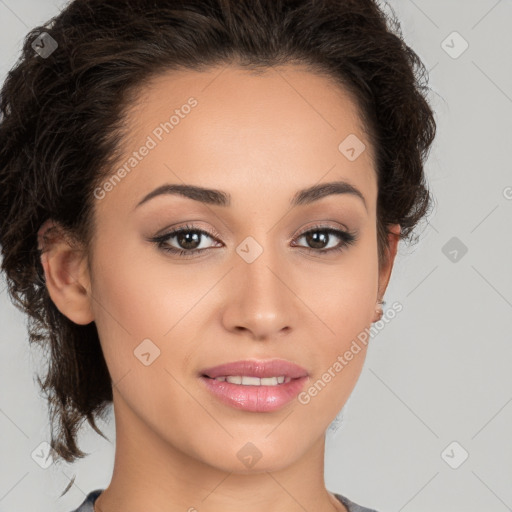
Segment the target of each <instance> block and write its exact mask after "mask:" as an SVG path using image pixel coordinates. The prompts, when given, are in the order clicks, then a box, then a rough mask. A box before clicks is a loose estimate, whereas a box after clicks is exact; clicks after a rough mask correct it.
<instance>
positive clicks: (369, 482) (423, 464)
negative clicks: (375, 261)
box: [0, 0, 512, 512]
mask: <svg viewBox="0 0 512 512" xmlns="http://www.w3.org/2000/svg"><path fill="white" fill-rule="evenodd" d="M388 3H389V5H391V6H392V7H393V9H394V10H395V12H396V13H397V15H398V17H399V19H400V21H401V23H402V30H403V34H404V37H405V39H406V41H407V43H408V44H409V45H410V46H412V48H413V49H414V50H415V51H416V52H417V53H418V54H419V56H420V57H421V58H422V60H423V61H424V62H425V64H426V66H427V68H428V69H429V70H430V87H431V88H432V92H431V94H430V100H431V102H432V105H433V107H434V109H435V111H436V119H437V123H438V136H437V140H436V142H435V143H434V147H433V149H432V152H431V154H430V158H429V160H428V163H427V166H426V170H427V174H428V181H429V185H430V188H431V190H432V192H433V193H434V195H435V198H436V204H435V210H434V212H433V214H432V215H431V217H430V219H429V222H428V223H424V224H423V227H422V228H420V230H419V231H418V233H419V234H420V235H421V238H420V242H419V243H418V244H416V245H414V246H412V247H408V246H406V245H402V246H401V247H400V252H399V255H398V257H397V261H396V264H395V268H394V270H393V274H392V278H391V282H390V285H389V288H388V291H387V293H386V296H385V300H386V301H387V304H386V306H385V311H386V310H387V309H388V308H390V307H391V304H392V303H393V302H394V301H399V302H400V303H401V304H402V305H403V310H402V312H400V313H399V314H398V315H397V316H396V317H395V319H394V320H392V321H391V322H389V323H388V324H387V325H386V326H385V328H384V329H382V330H380V331H379V333H378V334H377V335H376V336H374V337H373V338H372V340H371V344H370V349H369V351H368V357H367V360H366V363H365V367H364V370H363V373H362V375H361V377H360V380H359V382H358V384H357V386H356V388H355V391H354V393H353V394H352V396H351V397H350V399H349V402H348V403H347V406H346V407H345V408H344V409H343V413H342V414H341V415H340V424H338V425H337V426H336V423H333V425H332V426H331V427H332V428H331V429H329V433H328V440H327V447H326V469H325V479H326V485H327V488H328V489H329V490H331V491H334V492H340V493H343V494H345V495H347V496H348V497H350V498H351V499H352V500H354V501H356V502H359V503H361V504H363V505H366V506H369V507H374V508H376V509H378V510H379V512H391V511H402V510H403V511H404V512H409V511H411V512H412V511H415V512H427V511H429V512H430V511H432V510H437V511H441V512H442V511H450V512H458V511H461V512H462V511H464V512H476V511H480V510H489V511H491V510H492V511H495V512H501V511H506V510H512V485H511V484H512V443H511V441H510V432H511V425H512V403H511V402H512V376H511V370H510V366H511V365H510V363H511V361H512V343H511V342H512V336H511V334H510V319H511V317H512V315H511V313H512V271H511V269H510V265H511V261H512V259H511V256H512V236H511V234H512V199H510V198H511V197H512V188H507V187H512V170H511V169H512V168H511V164H510V156H509V154H510V153H509V152H510V149H511V146H512V123H511V121H510V120H511V115H512V59H511V50H512V31H511V30H510V25H511V22H512V2H511V1H510V0H501V1H496V0H479V1H476V0H473V1H463V0H458V1H455V0H451V1H446V0H435V1H433V0H429V1H427V0H415V1H412V0H401V1H399V0H393V1H390V2H388ZM62 5H64V2H60V1H57V0H55V1H50V0H5V1H4V0H0V20H1V22H0V23H1V24H0V29H1V30H0V51H1V52H2V58H1V69H0V77H1V78H2V80H3V77H4V76H5V74H6V73H7V71H8V69H10V67H11V66H12V65H13V63H14V62H15V60H16V58H17V55H18V52H19V49H20V47H21V41H22V38H23V36H24V35H25V33H26V32H27V31H28V30H29V29H30V28H32V27H33V26H36V25H37V24H39V23H41V22H44V21H46V20H47V19H49V18H50V17H51V16H53V15H55V14H56V13H57V12H58V10H59V8H60V7H61V6H62ZM454 31H457V32H458V33H459V34H460V35H461V36H462V37H463V38H464V39H465V40H466V41H467V42H468V43H469V47H468V49H467V50H466V51H465V52H464V53H463V54H462V55H460V56H459V57H458V58H453V57H452V56H450V55H449V54H448V53H447V52H446V51H445V49H444V48H443V47H446V45H448V46H450V47H452V48H451V49H449V48H446V49H447V50H448V51H450V52H452V54H453V52H457V51H458V50H459V49H460V48H462V47H461V44H462V40H460V39H457V36H455V38H454V36H451V37H449V38H448V39H447V42H446V43H445V44H444V45H443V41H444V40H446V38H447V37H448V36H449V35H450V34H452V33H453V32H454ZM454 237H455V240H452V239H453V238H454ZM447 244H448V245H447ZM462 244H463V245H464V246H466V247H467V253H466V254H464V255H462V252H461V250H460V248H461V247H462ZM453 249H455V250H457V251H458V256H457V259H455V261H454V254H455V253H453V252H452V253H450V251H453ZM4 288H5V282H4V277H3V275H2V277H1V280H0V325H1V326H2V328H1V333H0V343H1V350H2V358H1V360H0V365H1V368H0V388H1V399H0V429H1V434H2V435H1V436H0V511H2V512H6V511H9V512H11V511H12V512H26V511H27V510H31V511H41V512H59V511H61V512H69V511H70V510H71V509H73V508H74V507H76V506H78V504H80V503H81V502H82V501H83V499H84V497H85V494H86V493H88V492H89V491H91V490H93V489H96V488H104V487H105V486H106V485H108V483H109V481H110V477H111V471H112V463H113V457H114V446H113V444H112V443H109V442H108V441H105V440H104V439H102V438H101V437H99V436H98V435H97V434H95V433H94V431H92V430H91V429H90V428H89V427H87V428H84V429H83V432H82V435H81V444H80V446H81V447H82V449H84V450H85V451H87V452H89V453H90V455H89V456H88V457H87V458H86V459H85V460H82V461H79V462H77V463H75V464H74V465H66V464H62V465H56V464H52V465H51V466H50V467H49V468H47V469H42V468H41V467H40V466H39V465H38V464H36V462H34V460H33V459H32V456H31V454H32V452H34V450H36V449H37V447H38V446H39V445H40V443H41V442H44V441H46V440H49V429H48V428H49V427H48V418H47V412H46V404H45V402H44V401H43V400H42V398H41V397H40V396H39V390H38V387H37V384H36V383H35V381H34V372H35V370H36V369H37V368H38V364H39V358H38V354H37V352H36V351H35V350H34V349H32V351H30V350H29V347H28V342H27V333H26V320H25V318H24V317H23V316H22V315H21V313H20V312H19V311H18V310H16V309H15V308H14V306H12V304H11V303H10V301H9V299H8V297H7V293H6V292H5V290H4ZM99 425H100V428H101V427H104V432H105V433H106V434H107V435H108V436H109V437H110V439H112V440H113V441H114V440H115V435H114V434H115V431H114V422H113V420H111V421H110V422H109V423H108V424H104V423H101V422H100V423H99ZM340 425H341V426H340ZM454 441H455V442H457V443H458V444H457V445H455V448H453V445H452V447H451V448H453V450H452V449H451V448H449V449H448V450H447V452H445V448H447V447H448V446H449V445H450V444H451V443H452V442H454ZM463 450H465V451H466V452H467V453H468V455H469V456H468V458H467V460H465V461H464V462H463V463H462V464H461V465H460V466H459V467H458V468H457V469H454V468H452V467H450V466H449V465H448V463H447V462H446V461H447V460H448V461H450V462H451V464H452V465H456V463H460V458H461V454H464V452H463ZM443 453H445V455H444V456H442V454H443ZM73 475H76V480H75V482H74V484H73V485H72V488H71V490H70V491H69V492H68V493H67V494H66V495H65V496H64V497H63V498H60V499H59V494H60V493H61V491H62V490H63V489H64V488H65V487H66V485H67V484H68V483H69V482H70V479H71V478H72V477H73ZM310 512H312V511H310Z"/></svg>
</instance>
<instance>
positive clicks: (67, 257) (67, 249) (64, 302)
mask: <svg viewBox="0 0 512 512" xmlns="http://www.w3.org/2000/svg"><path fill="white" fill-rule="evenodd" d="M37 238H38V249H40V250H41V251H42V253H41V264H42V266H43V269H44V275H45V280H46V288H47V289H48V293H49V295H50V297H51V299H52V301H53V302H54V304H55V306H56V307H57V309H58V310H59V311H60V312H61V313H62V314H63V315H65V316H66V317H67V318H69V319H70V320H71V321H72V322H74V323H76V324H80V325H86V324H89V323H91V322H92V321H93V320H94V315H93V311H92V308H91V294H90V276H89V271H88V268H87V258H86V255H85V253H84V251H83V250H81V249H79V248H78V247H77V244H76V242H75V243H73V241H72V239H71V237H70V236H69V235H67V233H66V230H65V229H64V228H63V227H62V226H60V225H59V224H58V223H56V222H54V221H53V220H52V219H48V220H47V221H46V222H45V223H44V224H43V225H42V226H41V227H40V229H39V231H38V233H37Z"/></svg>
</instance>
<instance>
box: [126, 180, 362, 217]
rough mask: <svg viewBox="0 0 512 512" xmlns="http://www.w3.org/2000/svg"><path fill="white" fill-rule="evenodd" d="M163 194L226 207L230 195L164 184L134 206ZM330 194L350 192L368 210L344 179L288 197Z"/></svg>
mask: <svg viewBox="0 0 512 512" xmlns="http://www.w3.org/2000/svg"><path fill="white" fill-rule="evenodd" d="M164 194H174V195H180V196H184V197H187V198H189V199H193V200H194V201H200V202H201V203H205V204H210V205H214V206H224V207H228V206H230V205H231V195H230V194H228V193H227V192H223V191H221V190H216V189H210V188H203V187H198V186H196V185H179V184H165V185H161V186H160V187H158V188H156V189H155V190H153V191H152V192H150V193H149V194H147V195H146V196H144V197H143V198H142V199H141V200H140V201H139V203H138V204H137V206H136V207H135V208H138V207H139V206H140V205H142V204H144V203H146V202H147V201H149V200H150V199H153V198H154V197H157V196H160V195H164ZM332 194H351V195H353V196H356V197H359V198H360V199H361V200H362V202H363V204H364V207H365V208H366V210H368V207H367V205H366V200H365V198H364V196H363V194H362V193H361V191H360V190H359V189H358V188H356V187H355V186H354V185H351V184H350V183H348V182H346V181H333V182H330V183H320V184H318V185H313V186H312V187H308V188H305V189H303V190H299V191H298V192H297V193H296V194H295V195H294V196H293V197H292V198H291V199H290V205H291V206H292V207H295V206H302V205H307V204H310V203H312V202H314V201H318V200H320V199H322V198H324V197H327V196H329V195H332Z"/></svg>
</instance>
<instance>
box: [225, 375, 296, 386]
mask: <svg viewBox="0 0 512 512" xmlns="http://www.w3.org/2000/svg"><path fill="white" fill-rule="evenodd" d="M215 380H218V381H221V382H224V381H227V382H230V383H231V384H242V385H243V386H277V385H278V384H283V383H287V382H290V381H291V380H292V379H291V377H285V376H284V375H281V376H279V377H264V378H262V379H260V378H258V377H247V376H245V375H244V376H240V375H229V376H223V377H215Z"/></svg>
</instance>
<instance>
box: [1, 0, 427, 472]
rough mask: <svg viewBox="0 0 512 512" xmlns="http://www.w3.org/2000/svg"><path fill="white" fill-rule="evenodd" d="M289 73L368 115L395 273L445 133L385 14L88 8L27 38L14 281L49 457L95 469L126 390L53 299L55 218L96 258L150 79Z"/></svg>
mask: <svg viewBox="0 0 512 512" xmlns="http://www.w3.org/2000/svg"><path fill="white" fill-rule="evenodd" d="M45 32H46V33H48V34H49V35H50V36H51V37H52V38H53V39H54V40H55V41H56V42H57V44H58V47H57V48H56V49H55V50H54V51H53V53H51V54H50V55H47V56H45V57H42V56H40V55H38V54H37V53H36V52H35V51H34V48H33V46H32V43H33V41H34V40H35V39H36V38H37V37H38V36H39V35H40V34H42V33H45ZM290 63H292V64H293V63H296V64H301V65H305V66H306V67H307V68H308V69H310V70H312V71H318V72H319V73H324V74H327V75H328V76H329V77H331V78H332V79H333V84H337V85H339V86H341V88H342V89H344V90H345V91H348V92H349V93H350V94H351V97H352V98H353V99H354V101H355V102H356V106H357V107H358V109H359V112H360V116H361V120H362V121H363V124H364V127H365V130H367V133H368V137H369V140H370V142H371V146H372V148H373V150H374V152H375V153H374V154H375V169H376V173H377V180H378V200H377V237H378V250H379V262H381V263H382V261H383V258H384V257H385V254H386V252H385V250H386V247H387V225H388V224H392V223H398V224H400V225H401V228H402V232H401V235H400V236H401V238H402V239H407V240H408V241H413V236H412V233H413V228H414V227H415V226H416V225H417V224H418V222H419V221H420V219H422V217H424V216H426V214H427V213H428V212H429V211H430V207H431V202H432V197H431V195H430V193H429V192H428V189H427V186H426V181H425V177H424V170H423V165H424V161H425V159H426V158H427V156H428V152H429V149H430V146H431V143H432V142H433V140H434V136H435V131H436V124H435V121H434V116H433V112H432V110H431V108H430V107H429V105H428V102H427V99H426V94H425V93H426V92H427V90H428V88H427V86H426V81H425V80H424V79H425V77H426V70H425V67H424V65H423V64H422V62H421V60H420V58H419V57H418V56H417V55H416V53H415V52H414V51H413V50H412V49H411V48H410V47H408V46H407V45H406V44H405V42H404V40H403V37H402V34H401V31H400V25H399V23H398V21H397V20H396V17H395V16H394V14H393V15H390V14H389V13H388V14H386V13H385V11H384V10H383V9H382V8H381V7H380V6H379V5H378V4H377V3H376V1H374V0H158V1H157V0H116V1H114V0H74V1H72V2H71V3H70V4H69V5H68V6H67V7H66V8H65V9H64V10H63V11H62V12H61V13H60V14H59V15H58V16H56V17H54V18H52V19H51V20H50V21H49V22H48V23H46V24H45V25H44V26H40V27H37V28H35V29H34V30H32V31H31V32H30V33H29V34H28V35H27V36H26V39H25V41H24V46H23V51H22V55H21V57H20V59H19V60H18V62H16V64H15V66H14V67H13V68H12V69H11V71H10V72H9V74H8V76H7V79H6V80H5V83H4V84H3V87H2V90H1V93H0V94H1V98H0V114H1V119H0V244H1V246H2V255H3V262H2V270H3V271H5V273H6V276H7V283H8V290H9V295H10V297H11V299H12V300H13V302H14V304H15V305H16V306H17V307H19V308H20V309H22V311H24V312H25V313H27V314H28V316H29V322H28V329H29V336H30V341H31V342H33V343H37V344H38V345H39V346H40V347H42V348H43V349H44V351H45V353H46V355H47V356H48V357H47V364H48V372H47V374H46V375H45V378H44V380H43V381H41V380H40V379H39V377H38V381H39V383H40V385H41V387H42V389H43V390H44V391H45V393H46V396H47V399H48V402H49V409H50V418H51V423H52V440H51V446H52V448H53V449H54V450H55V451H56V452H57V454H58V455H59V456H61V457H62V458H63V459H65V460H66V461H68V462H73V461H74V460H75V459H76V458H79V457H83V456H85V455H87V454H86V453H84V452H82V451H81V450H80V449H79V448H78V446H77V444H76V441H77V433H78V430H79V428H80V426H81V424H82V423H83V420H85V419H87V420H88V422H89V423H90V424H91V426H92V427H93V428H94V429H95V430H96V431H97V432H98V433H100V434H101V432H100V430H99V429H98V428H97V426H96V424H95V421H94V419H95V417H96V418H98V417H101V416H102V414H104V413H105V412H106V410H107V406H108V405H109V404H110V403H111V401H112V383H111V379H110V376H109V373H108V369H107V366H106V363H105V360H104V358H103V354H102V350H101V347H100V343H99V339H98V333H97V330H96V326H95V323H94V322H91V323H90V324H88V325H85V326H84V325H77V324H75V323H73V322H72V321H70V320H69V319H68V318H67V317H65V316H64V315H63V314H61V313H60V312H59V310H58V309H57V308H56V306H55V304H54V303H53V302H52V300H51V299H50V297H49V294H48V290H47V288H46V285H45V279H44V272H43V269H42V266H41V261H40V255H41V253H40V251H39V250H38V246H37V231H38V228H39V227H40V226H41V224H42V223H43V222H44V221H45V220H46V219H49V218H51V219H54V220H55V221H56V222H57V223H58V224H60V225H61V226H63V227H64V228H65V232H66V233H67V234H68V236H69V237H70V240H73V241H75V242H76V243H77V247H84V248H85V250H86V251H88V250H89V249H90V247H91V244H90V242H91V240H92V236H93V234H94V225H93V222H92V219H93V211H94V210H93V208H94V197H93V192H94V190H95V188H96V187H97V186H98V185H99V184H100V183H102V182H104V180H105V179H106V178H107V177H108V176H109V173H110V174H111V173H112V172H113V171H114V170H115V169H114V164H115V162H116V161H117V159H118V158H119V157H120V155H121V152H120V150H121V144H122V142H123V140H124V137H125V136H127V134H129V129H128V128H127V127H126V126H125V125H124V124H123V120H124V115H125V113H126V109H127V107H128V106H129V105H130V103H131V100H132V99H133V98H134V97H135V94H136V92H137V91H140V90H141V88H142V87H143V86H144V84H146V83H147V82H148V80H149V79H151V78H152V77H155V76H156V75H157V74H160V73H163V72H166V71H168V70H172V69H191V70H199V71H201V70H207V69H208V68H209V67H211V66H217V65H236V66H239V67H243V68H246V69H251V70H257V69H263V70H264V69H265V68H268V67H270V66H278V65H281V64H290ZM333 86H334V85H333ZM340 142H341V141H340ZM80 244H82V245H80Z"/></svg>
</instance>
